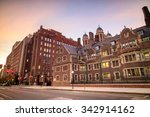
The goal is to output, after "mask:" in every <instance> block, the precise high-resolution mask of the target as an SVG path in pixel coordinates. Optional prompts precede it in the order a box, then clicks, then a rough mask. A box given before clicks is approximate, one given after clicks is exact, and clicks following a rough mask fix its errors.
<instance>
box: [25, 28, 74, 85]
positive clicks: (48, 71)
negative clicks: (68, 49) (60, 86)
mask: <svg viewBox="0 0 150 117" xmlns="http://www.w3.org/2000/svg"><path fill="white" fill-rule="evenodd" d="M61 43H65V44H68V45H74V46H76V45H77V42H76V41H73V40H72V39H68V38H66V37H65V36H63V35H62V34H61V33H60V32H57V31H55V30H52V29H44V28H43V27H42V26H41V27H40V29H39V30H38V31H37V32H35V33H34V34H33V36H32V38H31V39H30V40H29V42H28V44H27V45H26V46H25V51H26V52H25V53H26V54H25V57H24V63H23V70H24V71H22V73H23V75H22V76H23V77H24V80H27V81H29V84H37V85H39V84H44V85H51V80H52V72H53V69H52V66H53V61H54V59H55V56H56V50H57V49H58V48H59V46H60V44H61Z"/></svg>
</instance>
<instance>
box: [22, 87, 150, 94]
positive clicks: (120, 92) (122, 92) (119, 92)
mask: <svg viewBox="0 0 150 117" xmlns="http://www.w3.org/2000/svg"><path fill="white" fill-rule="evenodd" d="M22 88H31V89H39V90H41V89H51V90H64V91H80V92H96V93H118V94H140V95H150V92H146V93H144V92H124V91H106V90H104V91H94V90H86V89H85V90H78V89H59V88H46V87H43V88H42V87H36V88H34V87H22Z"/></svg>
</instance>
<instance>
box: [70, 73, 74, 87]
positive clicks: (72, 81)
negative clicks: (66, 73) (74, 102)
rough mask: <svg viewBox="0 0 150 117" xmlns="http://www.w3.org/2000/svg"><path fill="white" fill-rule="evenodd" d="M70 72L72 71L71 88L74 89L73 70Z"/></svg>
mask: <svg viewBox="0 0 150 117" xmlns="http://www.w3.org/2000/svg"><path fill="white" fill-rule="evenodd" d="M71 73H72V80H71V83H72V89H74V71H72V72H71Z"/></svg>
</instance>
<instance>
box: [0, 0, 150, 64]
mask: <svg viewBox="0 0 150 117" xmlns="http://www.w3.org/2000/svg"><path fill="white" fill-rule="evenodd" d="M149 3H150V1H149V0H0V64H5V62H6V57H7V56H8V54H9V53H10V52H11V48H12V46H13V44H14V43H15V42H16V41H19V40H22V39H23V38H24V37H25V36H27V35H28V34H32V33H33V32H35V31H37V30H38V29H39V27H40V25H43V27H44V28H51V29H54V30H57V31H59V32H61V33H62V34H63V35H65V36H66V37H68V38H70V37H71V38H73V39H74V40H76V39H77V38H78V37H82V35H83V34H84V33H85V32H87V33H88V32H89V31H92V32H93V33H95V31H96V29H97V27H98V25H100V26H101V27H102V28H103V30H104V32H105V33H107V31H109V32H110V33H111V34H112V35H115V34H119V33H120V31H121V30H122V29H123V26H124V25H125V26H126V27H129V28H130V27H132V28H133V29H134V28H137V27H140V26H143V25H145V23H144V16H143V12H142V7H143V6H148V8H149V9H150V4H149Z"/></svg>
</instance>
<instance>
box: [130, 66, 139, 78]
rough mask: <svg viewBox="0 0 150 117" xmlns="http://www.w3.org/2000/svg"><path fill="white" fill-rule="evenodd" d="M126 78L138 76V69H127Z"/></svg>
mask: <svg viewBox="0 0 150 117" xmlns="http://www.w3.org/2000/svg"><path fill="white" fill-rule="evenodd" d="M127 76H128V77H132V76H140V72H139V69H138V68H132V69H127Z"/></svg>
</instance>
